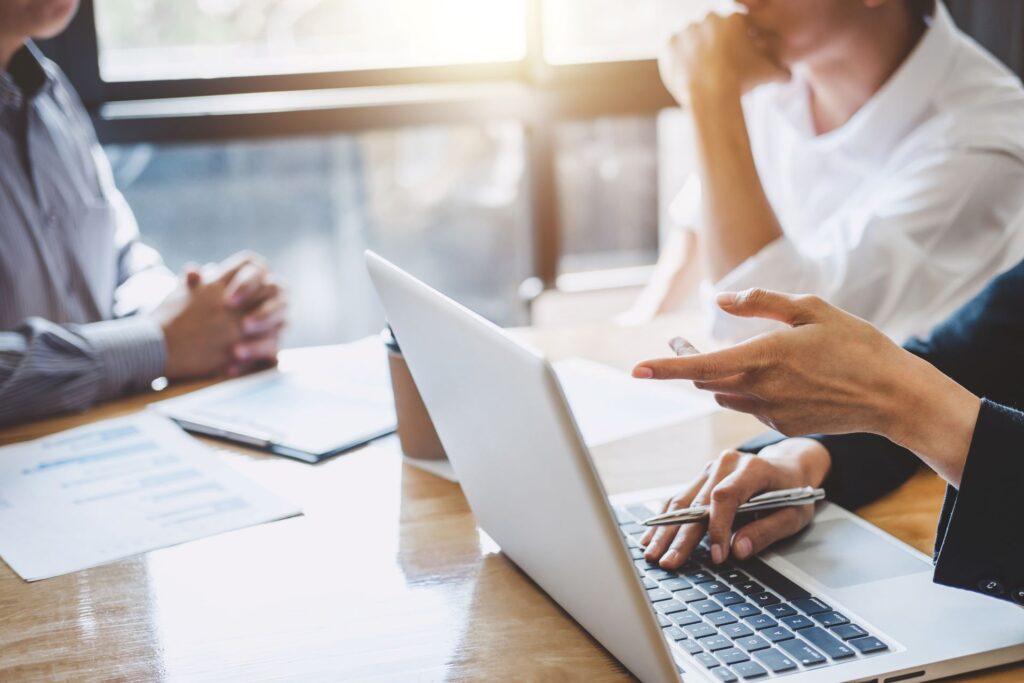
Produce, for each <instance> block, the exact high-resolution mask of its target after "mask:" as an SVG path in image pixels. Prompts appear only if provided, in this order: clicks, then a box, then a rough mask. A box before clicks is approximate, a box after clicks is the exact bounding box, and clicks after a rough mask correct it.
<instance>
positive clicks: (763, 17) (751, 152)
mask: <svg viewBox="0 0 1024 683" xmlns="http://www.w3.org/2000/svg"><path fill="white" fill-rule="evenodd" d="M741 4H742V5H744V6H745V7H746V10H747V11H746V13H743V14H734V15H731V16H720V15H709V16H708V17H707V18H706V19H705V20H703V21H702V22H699V23H696V24H693V25H691V26H689V27H687V28H686V29H684V30H683V31H682V32H680V33H678V34H676V36H675V37H674V38H673V39H672V40H671V41H670V44H669V45H668V46H667V48H666V50H665V51H664V53H663V55H662V57H661V60H660V64H661V70H662V78H663V80H664V82H665V84H666V86H667V87H668V89H669V91H670V92H671V93H672V94H673V96H674V97H675V98H676V99H677V100H678V101H679V103H680V105H682V106H683V107H684V108H685V109H687V110H689V112H690V118H691V119H692V122H693V128H694V133H695V140H696V151H697V159H698V173H697V175H698V176H699V180H700V183H699V185H700V191H699V192H694V193H692V194H693V195H694V196H695V198H696V202H699V207H695V210H694V211H693V214H694V215H695V216H696V219H695V221H694V223H695V224H694V225H692V226H689V227H692V228H694V229H695V232H696V236H695V237H690V236H687V233H686V232H683V231H680V232H679V233H678V234H677V236H676V238H675V239H673V240H670V242H671V243H669V244H666V245H664V247H663V249H662V257H661V259H660V261H659V264H658V267H657V268H656V269H655V275H654V277H653V278H652V281H651V282H650V283H649V285H648V287H647V288H646V290H645V291H644V293H643V294H642V295H641V298H640V299H639V301H638V303H637V305H636V307H635V308H634V315H640V316H644V315H655V314H659V313H663V312H668V311H671V310H673V309H675V308H676V307H678V306H679V305H680V303H681V302H682V301H683V300H685V299H686V297H690V296H692V293H693V282H694V281H695V280H696V279H697V278H695V277H694V276H693V275H694V272H695V271H700V279H702V280H703V282H702V285H701V288H700V291H701V298H702V300H703V301H704V302H705V304H706V305H705V308H706V310H707V311H708V315H709V320H710V322H711V335H712V337H713V338H715V339H716V340H718V341H722V342H734V341H738V340H741V339H744V338H748V337H751V336H754V335H756V334H758V333H761V332H763V331H766V330H768V329H771V328H772V327H774V325H775V324H774V323H772V322H770V321H764V320H749V319H740V318H734V317H731V316H729V315H727V314H725V313H723V312H722V311H721V310H720V309H719V308H718V307H717V306H715V305H714V297H715V295H716V294H717V293H718V292H722V291H738V290H743V289H747V288H750V287H764V288H769V289H775V290H780V291H786V292H800V293H809V294H816V295H818V296H820V297H822V298H824V299H827V300H828V301H829V302H831V303H833V304H835V305H836V306H839V307H840V308H844V309H846V310H847V311H849V312H851V313H853V314H855V315H857V316H860V317H862V318H865V319H866V320H868V321H870V322H871V323H873V324H874V325H876V326H877V327H879V328H880V329H881V330H882V331H883V332H885V333H886V334H887V335H889V336H890V337H891V338H893V339H896V340H897V341H902V340H903V339H905V338H907V337H909V336H911V335H915V334H924V333H926V332H927V331H928V330H929V329H930V328H931V327H932V326H933V325H934V324H935V323H937V322H938V321H940V320H942V319H944V318H946V317H947V316H949V315H950V314H951V313H952V312H953V311H954V310H955V309H956V308H957V307H958V306H959V305H960V304H962V303H964V302H965V301H967V300H968V299H969V298H970V297H971V296H973V295H974V294H976V293H977V292H978V291H980V290H981V288H982V287H983V286H984V284H985V283H986V282H987V281H989V280H990V279H991V278H992V277H993V276H995V275H997V274H998V273H1000V272H1002V271H1004V270H1006V269H1008V268H1010V267H1011V266H1013V265H1014V264H1015V263H1017V262H1018V261H1020V260H1021V258H1022V257H1024V215H1022V216H1021V219H1020V220H1018V221H1017V222H1016V223H1015V222H1014V218H1015V217H1016V216H1017V215H1018V214H1021V212H1022V209H1024V90H1022V88H1021V83H1020V80H1019V79H1018V78H1017V77H1016V76H1014V75H1013V74H1012V73H1011V72H1010V71H1009V70H1008V69H1006V68H1005V67H1004V66H1002V65H1001V64H999V63H998V62H997V61H996V59H995V58H993V57H992V56H991V55H989V54H988V53H987V52H985V50H984V49H982V48H981V47H980V46H979V45H977V44H976V43H975V42H974V41H973V40H972V39H971V38H969V37H968V36H966V35H965V34H963V33H962V32H961V31H960V30H959V29H957V27H956V26H955V25H954V23H953V21H952V19H951V17H950V16H949V14H948V11H947V10H946V8H945V7H944V6H943V5H942V3H941V2H938V3H936V2H933V1H932V0H813V1H808V0H741ZM684 236H685V238H684ZM688 283H689V284H688ZM637 311H639V314H638V313H637Z"/></svg>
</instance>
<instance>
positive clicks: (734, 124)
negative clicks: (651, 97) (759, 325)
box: [691, 80, 782, 281]
mask: <svg viewBox="0 0 1024 683" xmlns="http://www.w3.org/2000/svg"><path fill="white" fill-rule="evenodd" d="M691 111H692V116H693V122H694V130H695V133H696V140H697V157H698V163H699V167H700V174H701V180H702V209H703V222H702V225H701V228H702V234H701V253H702V255H703V258H704V261H705V267H706V268H707V275H708V276H709V277H710V278H711V279H712V280H714V281H717V280H720V279H721V278H723V277H725V276H726V275H727V274H728V273H729V272H731V271H732V270H733V269H734V268H736V266H738V265H739V264H741V263H742V262H743V261H745V260H746V259H748V258H750V257H751V256H753V255H754V254H756V253H757V252H758V251H760V250H761V249H763V248H764V247H765V246H767V245H768V244H770V243H771V242H772V241H774V240H776V239H778V238H779V237H781V236H782V229H781V227H780V226H779V222H778V219H777V218H776V216H775V212H774V211H773V209H772V207H771V204H770V203H769V202H768V197H767V196H766V195H765V192H764V187H763V186H762V184H761V179H760V177H759V176H758V174H757V167H756V165H755V163H754V156H753V152H752V151H751V147H750V138H749V135H748V132H747V125H746V121H745V120H744V118H743V109H742V106H741V102H740V89H739V87H738V86H735V85H732V84H730V83H729V82H728V81H725V82H709V81H706V80H698V81H697V82H695V83H694V84H693V85H692V96H691Z"/></svg>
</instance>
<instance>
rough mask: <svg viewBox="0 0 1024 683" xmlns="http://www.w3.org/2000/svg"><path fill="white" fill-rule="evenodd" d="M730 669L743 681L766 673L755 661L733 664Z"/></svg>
mask: <svg viewBox="0 0 1024 683" xmlns="http://www.w3.org/2000/svg"><path fill="white" fill-rule="evenodd" d="M732 670H733V671H734V672H735V673H736V674H737V675H739V677H740V678H742V679H743V680H745V681H749V680H751V679H753V678H761V677H762V676H767V675H768V672H767V671H765V670H764V667H763V666H761V665H760V664H758V663H757V662H741V663H740V664H736V665H735V666H733V667H732Z"/></svg>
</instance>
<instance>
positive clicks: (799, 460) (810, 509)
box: [640, 439, 831, 569]
mask: <svg viewBox="0 0 1024 683" xmlns="http://www.w3.org/2000/svg"><path fill="white" fill-rule="evenodd" d="M830 465H831V459H830V458H829V454H828V451H827V450H825V448H824V447H823V446H822V445H821V444H820V443H818V442H817V441H813V440H811V439H787V440H786V441H782V442H780V443H777V444H774V445H772V446H768V447H767V448H765V449H764V450H763V451H761V454H760V455H757V456H753V455H749V454H744V453H740V452H738V451H725V452H724V453H722V454H721V455H720V456H718V458H716V459H715V460H712V461H711V462H709V463H708V465H707V467H705V469H704V472H703V473H702V474H701V475H700V476H699V477H697V478H696V479H695V480H693V481H692V482H690V483H689V484H688V485H687V486H686V487H685V488H684V489H683V490H682V491H681V492H680V493H679V494H678V495H677V496H675V497H673V498H672V499H671V500H670V501H668V502H667V503H666V504H665V508H664V509H665V511H668V510H676V509H680V508H686V507H690V506H691V505H695V504H708V503H710V505H711V513H710V514H711V516H710V518H709V520H708V522H707V523H706V524H704V523H699V524H684V525H674V526H662V527H653V528H651V529H650V530H648V532H647V533H646V534H645V535H644V537H643V538H642V539H641V540H640V544H641V545H642V546H644V547H645V552H644V558H645V559H646V560H647V561H648V562H651V563H655V562H657V563H658V564H660V565H661V566H662V567H664V568H665V569H678V568H679V566H680V565H682V564H683V563H684V562H686V560H687V559H688V558H689V557H690V553H692V552H693V549H694V548H696V547H697V544H698V543H699V542H700V540H701V538H702V537H703V536H704V533H705V531H706V532H707V533H708V536H709V537H710V541H711V560H712V562H714V563H716V564H721V563H722V562H724V561H725V560H726V559H727V558H728V557H729V554H730V552H731V553H732V554H734V555H735V556H736V557H737V559H740V560H745V559H747V558H749V557H751V556H752V555H754V554H756V553H759V552H761V551H762V550H764V549H765V548H767V547H768V546H769V545H771V544H772V543H775V542H776V541H778V540H780V539H782V538H785V537H787V536H791V535H793V534H795V533H796V532H798V531H800V530H801V529H803V528H804V527H805V526H807V524H808V523H809V522H810V521H811V518H812V517H813V516H814V506H813V504H808V505H799V506H793V507H785V508H780V509H778V510H775V511H772V512H770V513H767V514H764V516H762V517H758V518H756V519H754V520H753V521H749V522H747V523H745V524H743V525H742V526H740V527H739V528H738V529H736V531H735V532H734V531H733V526H734V522H735V520H736V508H737V507H739V506H740V505H741V504H742V503H745V502H747V501H748V500H750V498H751V497H753V496H755V495H757V494H759V493H764V492H766V491H776V490H779V489H787V488H796V487H799V486H813V487H818V486H820V485H821V482H822V481H824V480H825V475H826V474H827V473H828V469H829V467H830Z"/></svg>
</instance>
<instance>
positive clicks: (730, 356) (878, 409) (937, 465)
mask: <svg viewBox="0 0 1024 683" xmlns="http://www.w3.org/2000/svg"><path fill="white" fill-rule="evenodd" d="M718 305H719V306H720V307H721V308H722V310H724V311H726V312H728V313H731V314H733V315H739V316H745V317H759V318H769V319H772V320H778V321H780V322H783V323H786V324H787V325H789V326H790V327H789V328H788V329H784V330H780V331H778V332H771V333H768V334H762V335H760V336H757V337H754V338H753V339H750V340H748V341H745V342H743V343H740V344H737V345H735V346H731V347H728V348H725V349H722V350H720V351H715V352H713V353H704V354H697V355H691V356H686V357H682V358H665V359H659V360H649V361H643V362H641V363H639V364H638V365H637V366H636V367H635V368H634V369H633V376H634V377H639V378H657V379H691V380H694V385H695V386H696V387H697V388H699V389H704V390H706V391H712V392H714V394H715V400H716V401H717V402H718V404H719V405H721V406H723V407H726V408H730V409H733V410H737V411H740V412H744V413H750V414H753V415H755V416H756V417H757V418H758V419H759V420H761V421H762V422H764V423H765V424H767V425H769V426H770V427H772V428H774V429H776V430H778V431H780V432H782V433H783V434H786V435H789V436H793V435H800V434H814V433H826V434H845V433H850V432H870V433H874V434H880V435H882V436H885V437H886V438H888V439H890V440H891V441H894V442H896V443H898V444H900V445H902V446H904V447H906V448H909V449H910V450H912V451H913V452H915V453H917V454H918V455H919V456H921V457H922V458H924V459H925V460H926V462H928V464H929V465H931V466H932V467H933V468H934V469H936V471H938V472H939V474H941V475H942V476H943V477H945V478H946V479H947V481H950V482H951V483H953V482H958V481H959V476H960V474H959V473H960V472H961V471H962V468H963V461H964V460H965V459H966V454H967V451H968V448H969V446H970V441H971V437H972V435H973V432H974V424H975V421H976V420H977V415H978V410H979V405H980V402H979V399H978V398H977V397H976V396H974V395H973V394H971V392H969V391H967V390H966V389H964V388H963V387H961V386H960V385H959V384H957V383H956V382H954V381H953V380H952V379H950V378H949V377H947V376H945V375H943V374H942V373H941V372H939V370H937V369H936V368H935V367H934V366H932V365H930V364H929V363H927V362H925V361H924V360H922V359H921V358H918V357H917V356H915V355H913V354H911V353H910V352H908V351H906V350H904V349H902V348H900V347H899V346H897V345H896V344H894V343H893V342H892V341H891V340H889V338H888V337H886V336H885V335H884V334H882V333H881V332H879V331H878V330H877V329H875V328H874V327H872V326H871V325H870V324H868V323H867V322H865V321H864V320H861V319H860V318H857V317H855V316H853V315H850V314H849V313H846V312H844V311H842V310H840V309H838V308H835V307H834V306H830V305H829V304H827V303H825V302H824V301H822V300H821V299H819V298H818V297H815V296H794V295H789V294H780V293H778V292H771V291H766V290H762V289H750V290H747V291H744V292H740V293H739V294H735V293H731V292H730V293H723V294H720V295H719V297H718Z"/></svg>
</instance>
